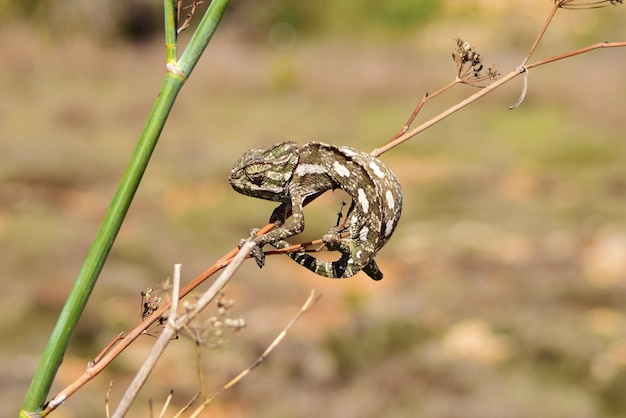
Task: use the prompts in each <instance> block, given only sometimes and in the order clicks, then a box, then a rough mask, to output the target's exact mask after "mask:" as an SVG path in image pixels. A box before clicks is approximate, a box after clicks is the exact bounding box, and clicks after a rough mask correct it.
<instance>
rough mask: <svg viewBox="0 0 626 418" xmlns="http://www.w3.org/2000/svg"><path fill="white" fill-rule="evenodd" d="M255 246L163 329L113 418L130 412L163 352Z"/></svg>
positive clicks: (247, 248)
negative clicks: (187, 310) (187, 309)
mask: <svg viewBox="0 0 626 418" xmlns="http://www.w3.org/2000/svg"><path fill="white" fill-rule="evenodd" d="M253 246H254V243H253V242H251V241H248V242H246V243H245V244H244V245H243V246H242V247H241V249H240V250H239V252H238V254H237V256H236V257H235V258H234V259H233V261H232V262H231V263H230V265H229V266H228V267H227V268H226V269H225V270H224V272H222V274H221V275H220V276H219V277H218V278H217V280H215V282H213V284H212V285H211V287H209V289H207V291H206V292H205V293H204V294H203V295H202V296H201V297H200V298H199V299H198V301H197V302H196V303H195V306H194V308H193V309H192V310H190V311H189V312H187V313H185V314H184V315H182V316H181V317H180V318H178V319H177V320H176V321H172V322H170V321H168V322H167V326H166V327H165V328H164V329H163V332H162V333H161V335H159V338H158V339H157V341H156V343H155V344H154V346H153V347H152V351H151V352H150V355H149V356H148V358H146V360H145V361H144V363H143V364H142V366H141V368H140V369H139V371H138V372H137V374H136V375H135V378H134V379H133V382H132V383H131V384H130V386H129V387H128V389H127V391H126V394H125V395H124V397H123V398H122V401H121V402H120V404H119V405H118V407H117V410H116V411H115V412H114V413H113V416H112V418H121V417H123V416H124V415H125V414H126V413H127V412H128V409H129V408H130V405H131V404H132V401H133V400H134V399H135V397H136V396H137V394H138V393H139V390H140V389H141V387H142V386H143V384H144V383H145V381H146V380H147V378H148V376H149V375H150V372H151V371H152V369H153V368H154V366H155V365H156V362H157V360H158V359H159V358H160V356H161V355H162V354H163V352H164V351H165V348H166V347H167V345H168V344H169V343H170V341H171V340H172V338H173V337H174V336H175V335H176V333H177V332H178V331H180V330H181V329H182V327H183V326H184V325H185V324H186V323H188V322H189V321H191V320H192V319H193V318H195V317H196V316H197V315H198V314H199V313H200V312H201V311H202V310H203V309H204V308H205V307H206V306H207V305H208V304H209V303H210V302H211V301H212V300H213V298H214V297H215V296H216V295H217V294H218V293H219V291H220V290H221V289H222V288H223V287H224V285H225V284H226V283H228V281H229V280H230V278H231V277H232V275H233V273H235V271H236V270H237V269H238V268H239V266H240V265H241V263H243V260H245V258H246V256H247V255H248V253H249V252H250V250H252V247H253ZM175 314H176V313H175V312H170V316H172V315H175Z"/></svg>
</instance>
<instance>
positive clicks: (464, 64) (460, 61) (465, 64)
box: [452, 38, 500, 84]
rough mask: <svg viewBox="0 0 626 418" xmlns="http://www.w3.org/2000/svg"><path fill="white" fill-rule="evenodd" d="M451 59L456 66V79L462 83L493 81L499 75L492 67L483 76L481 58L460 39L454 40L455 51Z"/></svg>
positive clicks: (467, 43)
mask: <svg viewBox="0 0 626 418" xmlns="http://www.w3.org/2000/svg"><path fill="white" fill-rule="evenodd" d="M452 59H453V60H454V63H455V65H456V70H457V79H458V80H460V81H463V82H464V83H468V84H471V83H476V82H479V81H484V80H488V79H489V80H494V79H496V78H497V77H498V76H499V75H500V74H499V73H498V72H497V71H496V68H495V66H494V65H491V66H490V67H489V68H487V74H483V69H484V66H483V58H482V56H481V55H480V54H479V53H478V52H476V50H475V49H474V47H473V46H472V45H471V44H470V43H469V42H465V41H464V40H463V39H461V38H457V39H456V49H455V50H454V52H452Z"/></svg>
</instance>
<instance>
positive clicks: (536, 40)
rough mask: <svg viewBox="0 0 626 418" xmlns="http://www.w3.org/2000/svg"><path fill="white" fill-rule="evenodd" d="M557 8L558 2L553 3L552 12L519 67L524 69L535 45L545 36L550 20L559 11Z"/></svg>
mask: <svg viewBox="0 0 626 418" xmlns="http://www.w3.org/2000/svg"><path fill="white" fill-rule="evenodd" d="M559 6H560V3H559V2H554V7H553V8H552V10H551V11H550V14H549V15H548V17H547V18H546V21H545V22H544V24H543V26H542V27H541V30H540V31H539V34H538V35H537V37H536V38H535V42H533V44H532V45H531V47H530V49H529V50H528V54H526V57H524V60H523V61H522V63H521V64H520V67H524V66H525V65H526V63H527V62H528V60H529V59H530V56H531V55H532V54H533V52H535V49H536V48H537V45H539V42H540V41H541V39H542V38H543V35H545V33H546V31H547V30H548V26H550V22H552V19H553V18H554V15H555V14H556V11H557V10H559Z"/></svg>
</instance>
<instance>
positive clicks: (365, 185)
mask: <svg viewBox="0 0 626 418" xmlns="http://www.w3.org/2000/svg"><path fill="white" fill-rule="evenodd" d="M229 182H230V184H231V186H232V187H233V189H234V190H235V191H237V192H239V193H242V194H244V195H247V196H251V197H256V198H260V199H265V200H270V201H275V202H281V204H280V206H278V207H277V208H276V209H275V210H274V212H273V213H272V216H271V217H270V222H271V223H275V224H277V225H278V227H277V228H276V229H274V230H272V231H270V232H268V233H266V234H262V235H259V236H257V235H256V232H257V231H258V230H255V229H253V230H251V231H250V236H251V237H253V239H254V241H255V243H256V244H257V247H256V248H255V250H253V251H252V254H253V256H254V257H255V258H256V261H257V264H259V267H262V266H263V263H264V255H263V251H262V248H263V246H264V245H265V244H270V245H272V246H273V247H275V248H279V249H280V248H286V247H288V246H290V245H291V244H289V243H288V242H287V241H284V240H285V239H286V238H288V237H291V236H293V235H296V234H299V233H301V232H302V231H303V230H304V215H303V211H302V208H303V205H304V204H305V201H308V200H310V199H311V198H314V197H317V196H318V195H320V194H322V193H324V192H326V191H328V190H335V189H342V190H344V191H345V192H346V193H347V194H348V195H349V196H350V197H351V199H352V202H351V203H350V207H349V209H348V212H347V214H346V219H345V222H344V224H343V225H339V224H338V226H336V227H333V228H331V229H330V230H329V231H328V233H327V234H325V235H324V236H323V237H322V241H323V242H324V244H325V246H326V247H327V248H328V249H329V250H331V251H339V252H340V253H341V256H340V257H339V259H338V260H336V261H325V260H320V259H318V258H315V257H313V256H311V255H309V254H306V253H304V252H290V253H287V254H288V255H289V257H291V258H292V259H293V260H295V261H296V262H298V263H299V264H300V265H302V266H304V267H306V268H307V269H309V270H311V271H312V272H314V273H316V274H318V275H321V276H325V277H330V278H347V277H352V276H354V275H355V274H356V273H358V272H359V271H361V270H362V271H363V272H364V273H366V274H367V275H368V276H369V277H371V278H372V279H374V280H380V279H382V278H383V273H382V272H381V271H380V269H379V268H378V265H377V264H376V262H375V261H374V256H375V255H376V253H377V252H378V251H379V250H380V249H381V248H382V247H383V246H384V245H385V244H386V243H387V241H388V240H389V238H390V237H391V235H392V233H393V231H394V230H395V228H396V226H397V224H398V221H399V219H400V214H401V212H402V190H401V188H400V183H399V182H398V179H397V178H396V176H395V175H394V174H393V172H392V171H391V170H390V169H389V168H387V166H386V165H385V164H383V162H382V161H380V160H379V159H378V158H375V157H373V156H371V155H369V154H367V153H365V152H361V151H357V150H356V149H353V148H350V147H346V146H335V145H329V144H325V143H323V142H309V143H307V144H305V145H302V146H301V147H299V146H298V145H297V144H296V143H295V142H289V141H287V142H280V143H278V144H275V145H273V146H271V147H270V148H267V149H259V148H252V149H250V150H248V151H246V152H245V153H244V154H243V155H242V156H241V157H240V158H239V160H238V161H237V162H236V163H235V165H234V167H233V169H232V170H231V172H230V176H229ZM290 214H291V215H292V221H291V223H290V224H289V225H285V221H286V219H287V217H288V216H289V215H290Z"/></svg>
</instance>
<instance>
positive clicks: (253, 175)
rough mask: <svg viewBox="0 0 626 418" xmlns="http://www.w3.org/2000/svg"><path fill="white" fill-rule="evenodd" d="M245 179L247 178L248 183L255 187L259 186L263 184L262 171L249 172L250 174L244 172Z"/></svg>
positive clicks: (263, 173)
mask: <svg viewBox="0 0 626 418" xmlns="http://www.w3.org/2000/svg"><path fill="white" fill-rule="evenodd" d="M246 177H248V180H249V181H250V183H252V184H254V185H255V186H260V185H262V184H263V183H265V178H266V176H265V172H263V171H250V172H246Z"/></svg>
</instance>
